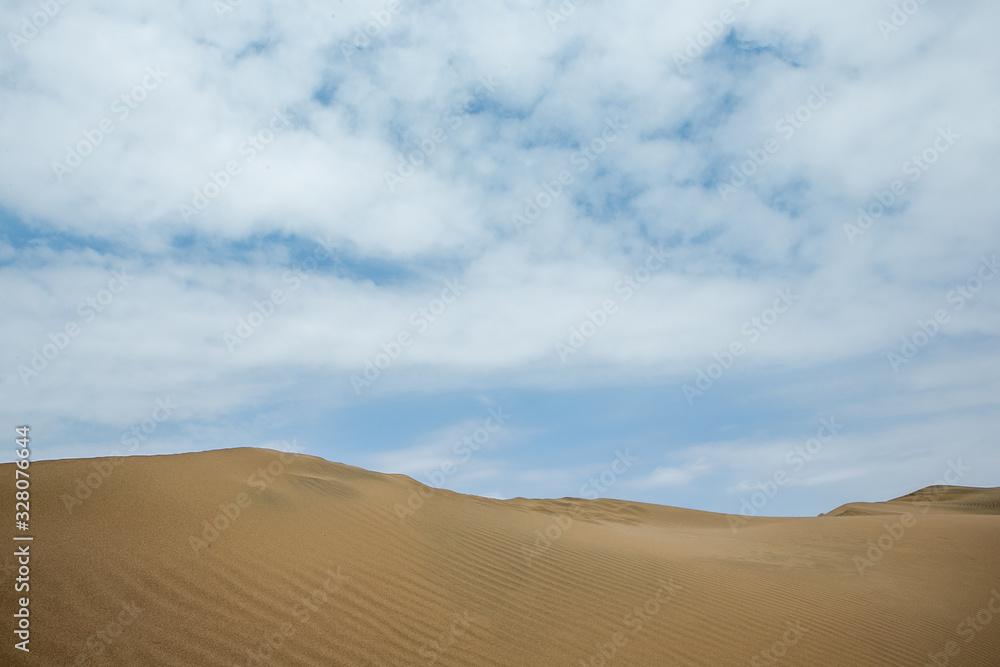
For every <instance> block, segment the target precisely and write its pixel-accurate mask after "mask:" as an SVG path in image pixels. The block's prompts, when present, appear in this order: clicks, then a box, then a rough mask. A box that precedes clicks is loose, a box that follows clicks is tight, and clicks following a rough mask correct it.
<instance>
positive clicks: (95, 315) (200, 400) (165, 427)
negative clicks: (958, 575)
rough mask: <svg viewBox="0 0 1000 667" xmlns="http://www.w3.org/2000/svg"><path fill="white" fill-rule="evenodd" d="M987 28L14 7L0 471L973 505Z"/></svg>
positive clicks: (953, 16) (997, 146)
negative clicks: (340, 468) (278, 465)
mask: <svg viewBox="0 0 1000 667" xmlns="http://www.w3.org/2000/svg"><path fill="white" fill-rule="evenodd" d="M998 22H1000V6H998V5H997V4H996V3H994V2H989V1H987V0H982V1H976V0H965V1H962V2H953V3H945V2H935V1H934V0H924V1H922V2H921V1H918V0H907V1H906V2H889V1H885V0H875V1H873V0H864V1H861V0H838V1H837V2H833V1H830V0H827V1H821V2H815V3H810V4H809V7H808V8H807V9H806V8H804V6H803V5H802V3H801V2H792V1H791V0H771V1H769V2H764V1H763V0H738V1H730V0H714V1H708V2H706V1H704V0H698V1H697V2H696V1H695V0H683V1H673V2H662V3H648V2H634V1H630V0H624V1H619V2H610V1H604V0H589V1H582V0H547V1H544V2H538V1H533V0H504V1H502V2H500V1H493V0H487V1H486V2H477V3H459V2H454V1H452V0H436V1H429V2H418V1H416V0H390V1H388V2H385V1H375V2H372V1H367V0H365V1H362V2H343V1H340V2H328V3H320V2H305V3H301V2H295V3H291V2H290V3H287V4H286V3H283V2H278V1H272V2H263V3H243V2H238V1H236V0H199V1H198V2H187V1H181V2H176V1H171V2H160V1H155V0H150V1H149V2H143V3H138V4H135V5H128V4H122V3H109V2H102V1H100V0H98V1H96V2H93V3H76V2H68V1H66V0H64V1H59V0H49V1H47V2H46V1H44V0H43V1H35V2H27V1H20V0H12V1H10V2H5V3H3V5H2V7H0V25H2V26H3V32H4V33H5V35H6V39H5V41H6V42H7V43H6V44H3V45H0V127H2V128H3V131H2V133H0V151H2V160H0V285H2V287H3V289H0V308H2V312H3V314H4V317H3V318H2V319H0V343H2V345H0V349H2V353H3V358H2V363H0V399H2V400H0V422H2V423H5V424H7V428H8V429H9V431H8V434H9V437H10V446H9V447H3V448H0V460H3V461H10V460H13V459H14V453H13V452H14V447H15V445H14V442H13V441H14V437H15V434H14V427H15V426H20V425H30V427H31V436H32V442H31V446H32V451H33V457H34V458H35V459H36V460H45V459H63V458H78V457H99V456H112V455H114V456H118V455H157V454H171V453H180V452H195V451H204V450H210V449H222V448H232V447H269V448H274V449H282V448H285V449H292V450H294V451H299V452H303V453H306V454H311V455H315V456H320V457H323V458H325V459H328V460H331V461H338V462H343V463H347V464H350V465H354V466H359V467H363V468H367V469H371V470H377V471H381V472H386V473H401V474H405V475H409V476H411V477H413V478H414V479H417V480H419V481H421V482H423V483H425V484H429V485H431V486H435V487H440V488H447V489H451V490H453V491H457V492H461V493H470V494H476V495H481V496H489V497H494V498H513V497H518V496H524V497H539V498H557V497H564V496H572V497H588V498H589V497H606V498H622V499H628V500H634V501H641V502H650V503H659V504H667V505H675V506H681V507H689V508H695V509H701V510H708V511H713V512H722V513H727V514H743V515H747V516H749V515H765V516H810V515H816V514H819V513H821V512H827V511H829V510H831V509H833V508H835V507H837V506H839V505H840V504H843V503H847V502H852V501H878V500H885V499H889V498H892V497H897V496H900V495H904V494H906V493H909V492H912V491H915V490H917V489H920V488H923V487H926V486H928V485H932V484H937V483H945V482H947V483H956V484H961V485H966V486H996V485H998V484H1000V473H998V471H1000V448H998V447H997V446H996V445H997V435H996V434H997V426H998V424H1000V404H998V397H1000V374H998V371H1000V356H998V345H997V343H998V341H1000V317H998V314H1000V310H998V309H1000V279H998V274H1000V266H998V265H997V254H998V252H1000V226H998V224H997V223H998V218H997V214H998V212H1000V207H998V203H1000V202H998V199H1000V187H997V174H998V173H1000V141H998V140H1000V86H998V85H997V84H998V78H1000V43H998V41H997V39H996V37H995V34H994V33H995V29H994V27H995V26H996V25H997V23H998ZM50 491H51V492H52V493H57V494H60V493H64V492H66V491H67V490H66V489H51V490H50Z"/></svg>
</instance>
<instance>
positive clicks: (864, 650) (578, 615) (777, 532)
mask: <svg viewBox="0 0 1000 667" xmlns="http://www.w3.org/2000/svg"><path fill="white" fill-rule="evenodd" d="M0 468H2V470H0V480H2V483H0V486H2V488H3V492H2V497H3V498H10V499H11V500H10V502H4V503H2V506H3V512H5V514H4V521H5V522H6V523H5V525H8V526H13V525H14V516H13V512H14V507H13V496H14V488H13V487H14V471H13V464H5V465H3V466H0ZM88 476H89V480H88ZM31 478H32V487H31V488H32V498H31V517H32V524H31V530H30V534H31V536H32V537H33V538H34V540H33V541H32V542H31V543H30V544H31V549H30V552H31V561H30V569H31V573H30V593H27V594H26V593H14V591H13V590H12V587H11V585H10V584H9V583H5V584H4V586H3V590H4V594H3V595H2V596H0V598H2V602H0V604H2V605H3V614H4V616H5V618H7V619H8V620H7V623H6V625H7V628H8V629H7V630H6V631H5V633H4V634H5V636H6V637H7V640H6V641H5V642H4V643H3V647H2V655H0V662H2V664H4V665H14V664H30V665H46V666H47V665H130V666H147V665H184V666H191V665H197V666H201V665H206V666H207V665H225V666H226V667H232V666H233V665H240V666H243V665H254V666H256V665H393V666H395V665H439V666H442V667H444V666H467V665H504V666H508V665H532V666H545V667H547V666H555V665H567V666H574V667H579V666H581V665H594V666H597V665H639V666H659V665H705V666H710V667H718V666H724V665H750V666H756V665H789V666H791V665H809V666H817V665H831V666H833V665H835V666H837V667H844V666H849V667H858V666H876V665H883V666H888V665H907V666H912V665H916V666H920V665H938V666H940V665H968V666H970V667H971V666H976V667H983V666H987V667H992V666H997V665H1000V489H995V488H994V489H973V488H957V487H932V488H930V489H926V490H924V491H923V492H919V493H916V494H913V495H911V496H905V497H903V498H897V499H895V500H891V501H888V502H884V503H853V504H849V505H845V506H843V507H841V508H838V509H835V510H833V511H831V512H830V513H828V514H826V515H824V516H820V517H810V518H782V519H775V518H742V517H729V516H726V515H720V514H712V513H708V512H700V511H695V510H688V509H677V508H673V507H661V506H655V505H648V504H641V503H634V502H626V501H620V500H603V499H602V500H578V499H561V500H527V499H521V498H518V499H513V500H505V501H500V500H492V499H486V498H480V497H475V496H467V495H460V494H456V493H452V492H449V491H445V490H435V489H430V488H429V487H426V486H424V485H422V484H419V483H418V482H416V481H414V480H412V479H410V478H408V477H404V476H401V475H385V474H380V473H373V472H368V471H365V470H362V469H359V468H355V467H351V466H348V465H343V464H339V463H331V462H328V461H325V460H322V459H319V458H315V457H311V456H306V455H294V454H288V453H280V452H277V451H272V450H262V449H230V450H219V451H210V452H203V453H197V454H180V455H171V456H150V457H129V458H124V459H87V460H64V461H42V462H37V463H33V464H32V465H31ZM88 482H89V484H88ZM88 492H89V493H88ZM13 534H15V531H14V530H13V529H10V530H9V531H8V540H10V538H11V536H13ZM8 544H20V543H12V542H8ZM13 551H14V548H13V547H11V548H9V549H8V550H7V554H6V555H5V556H2V557H0V567H2V568H3V569H4V570H5V579H6V580H7V581H8V582H10V581H12V580H13V579H14V577H15V576H16V574H15V573H16V568H17V564H16V559H15V557H14V556H13V555H12V554H13ZM21 595H30V604H29V609H30V614H31V616H30V618H31V639H30V648H31V651H30V653H28V654H25V653H23V652H21V651H16V650H15V649H14V648H13V644H14V642H15V641H17V640H16V638H15V637H14V636H13V635H12V634H11V628H12V627H13V622H12V617H11V614H12V613H13V610H14V609H15V608H16V605H17V600H16V598H17V597H18V596H21Z"/></svg>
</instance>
